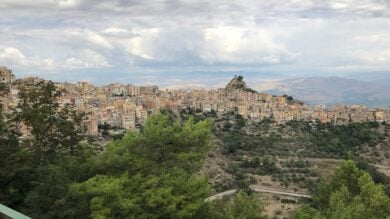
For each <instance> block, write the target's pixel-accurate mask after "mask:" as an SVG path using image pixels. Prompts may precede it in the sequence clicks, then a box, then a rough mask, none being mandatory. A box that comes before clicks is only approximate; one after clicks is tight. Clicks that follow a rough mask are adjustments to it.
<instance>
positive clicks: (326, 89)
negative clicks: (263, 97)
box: [257, 77, 390, 107]
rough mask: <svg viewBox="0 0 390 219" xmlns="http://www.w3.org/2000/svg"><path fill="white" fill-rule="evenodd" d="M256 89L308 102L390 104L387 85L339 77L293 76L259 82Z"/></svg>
mask: <svg viewBox="0 0 390 219" xmlns="http://www.w3.org/2000/svg"><path fill="white" fill-rule="evenodd" d="M257 89H258V90H259V91H261V92H267V93H271V94H275V95H282V94H288V95H291V96H293V97H294V98H297V99H300V100H302V101H304V102H306V103H308V104H327V105H333V104H337V103H343V104H365V105H368V106H370V107H388V106H390V85H389V84H387V83H384V81H382V82H381V83H380V82H376V81H375V82H374V81H371V82H367V81H360V80H354V79H348V78H341V77H308V78H292V79H284V80H279V81H266V82H262V83H261V84H260V85H259V86H258V87H257Z"/></svg>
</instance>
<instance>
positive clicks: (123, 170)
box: [62, 114, 211, 218]
mask: <svg viewBox="0 0 390 219" xmlns="http://www.w3.org/2000/svg"><path fill="white" fill-rule="evenodd" d="M210 133H211V122H210V121H208V120H207V121H202V122H198V123H195V122H194V120H193V119H189V120H187V121H186V122H184V123H183V124H181V123H178V122H175V121H173V120H172V119H170V118H168V116H166V115H163V114H156V115H152V116H150V117H149V118H148V120H147V121H146V124H145V126H144V128H143V129H142V131H141V132H130V133H128V134H127V135H126V136H124V137H123V138H122V139H121V140H118V141H115V142H113V143H112V144H110V145H109V146H108V147H107V149H106V151H105V152H104V153H103V154H101V155H100V156H99V157H97V158H96V159H95V161H94V162H93V164H92V167H91V169H90V175H91V176H92V177H91V178H89V179H88V180H86V181H84V182H80V183H73V184H72V186H71V190H70V193H68V195H67V196H66V198H64V199H63V200H62V201H63V203H64V207H62V208H64V209H76V210H70V211H67V212H65V213H64V215H63V217H71V218H85V217H89V216H91V217H92V218H193V217H195V215H196V214H197V213H198V211H199V209H201V208H202V207H203V205H204V199H205V198H206V197H207V196H208V194H209V185H208V183H207V179H206V178H204V177H199V176H197V175H196V174H195V173H196V172H197V171H198V170H199V168H200V164H201V163H202V162H203V160H204V158H205V156H206V154H207V152H208V150H209V149H210ZM65 206H66V207H65Z"/></svg>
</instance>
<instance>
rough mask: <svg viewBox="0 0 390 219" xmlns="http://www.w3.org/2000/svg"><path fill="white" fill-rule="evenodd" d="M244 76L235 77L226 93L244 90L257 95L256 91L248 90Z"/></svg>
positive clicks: (228, 85) (227, 87)
mask: <svg viewBox="0 0 390 219" xmlns="http://www.w3.org/2000/svg"><path fill="white" fill-rule="evenodd" d="M243 79H244V78H243V77H242V76H234V78H233V79H232V80H231V81H230V82H229V83H228V84H227V85H226V87H225V90H226V91H234V90H243V91H248V92H253V93H256V91H254V90H252V89H250V88H248V87H247V86H246V84H245V82H244V80H243Z"/></svg>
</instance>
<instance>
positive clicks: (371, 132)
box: [0, 82, 390, 219]
mask: <svg viewBox="0 0 390 219" xmlns="http://www.w3.org/2000/svg"><path fill="white" fill-rule="evenodd" d="M1 93H2V94H3V92H1ZM19 95H20V96H19V97H20V103H19V106H18V109H16V110H15V111H14V112H13V113H12V114H10V115H4V113H3V112H2V110H1V109H2V107H0V202H1V203H2V204H5V205H7V206H10V207H11V208H14V209H16V210H19V211H21V212H23V213H25V214H27V215H29V216H31V217H32V218H43V219H45V218H200V219H202V218H242V219H252V218H263V217H264V216H263V213H264V211H263V208H264V204H262V203H261V202H260V201H258V200H257V199H256V198H255V197H254V196H253V195H252V193H251V191H250V189H249V187H248V185H249V184H250V183H251V182H250V181H249V182H248V181H247V180H246V178H245V177H246V176H245V174H247V173H250V174H258V175H272V176H273V178H275V179H278V180H279V181H281V183H284V184H285V186H286V187H287V186H288V185H287V184H288V183H290V182H301V181H303V179H304V177H307V178H312V177H316V176H315V175H314V173H313V172H311V171H310V170H309V169H308V168H309V167H310V162H308V161H307V160H305V157H326V158H353V159H355V160H357V162H356V163H355V162H353V161H347V162H343V164H342V165H341V167H340V168H339V169H338V170H337V171H336V172H335V174H334V176H333V177H330V179H329V180H325V179H321V180H320V183H319V184H318V186H315V187H314V189H313V202H312V203H311V205H305V206H303V207H301V208H299V209H298V210H297V211H295V213H294V217H295V218H316V217H317V218H379V219H380V218H386V217H388V216H389V215H390V209H389V208H390V201H389V195H388V194H389V193H388V194H386V191H388V188H389V186H388V185H389V184H390V180H389V178H388V177H386V176H385V175H383V174H381V173H379V172H378V171H377V170H376V169H375V168H374V167H373V166H372V165H371V164H369V162H372V161H373V160H372V159H370V158H371V157H370V156H373V157H376V155H375V148H376V147H373V146H375V145H377V144H378V143H381V142H384V141H385V139H387V137H388V130H389V129H388V125H387V124H376V123H362V124H349V125H344V126H334V125H331V124H316V123H306V122H289V123H287V124H286V125H277V124H275V123H273V122H272V121H271V120H263V121H261V122H256V123H249V122H248V121H246V120H245V119H244V118H242V117H241V116H239V115H236V114H234V113H231V114H228V115H225V116H224V117H222V118H218V117H217V115H216V112H214V111H210V112H201V111H197V110H193V109H185V110H183V111H182V112H181V114H180V117H179V118H178V117H177V116H176V115H175V114H173V113H172V112H171V111H169V110H163V111H162V112H161V113H158V114H155V115H151V116H150V117H149V118H148V120H147V121H146V123H145V124H144V126H143V127H142V128H141V129H140V131H139V132H135V131H134V132H129V133H126V134H125V135H124V136H123V137H122V138H120V139H118V140H116V141H113V142H111V143H110V144H109V145H108V146H107V147H106V148H105V149H104V150H103V151H102V150H101V148H96V147H94V146H93V145H90V144H88V143H86V141H84V140H85V139H86V136H83V135H82V133H83V127H82V125H81V124H82V120H83V118H84V116H85V115H83V114H79V113H78V112H76V111H74V110H73V109H72V108H71V107H65V108H62V107H60V106H59V104H58V102H57V97H58V96H59V95H61V93H60V92H58V91H57V90H56V89H55V86H54V84H53V83H50V82H42V83H39V84H36V85H34V86H30V87H25V88H24V89H21V92H20V94H19ZM209 118H213V119H214V121H215V122H214V125H213V122H212V121H211V120H210V119H209ZM21 129H24V132H23V133H26V132H27V133H29V135H27V136H25V135H22V132H21V131H20V130H21ZM212 131H213V132H214V134H215V135H217V137H218V138H219V139H221V140H222V142H223V143H224V148H223V149H224V155H225V156H229V157H232V163H231V165H229V167H228V168H227V170H226V171H228V172H230V173H232V174H233V175H234V176H235V177H236V180H237V185H236V187H237V188H239V189H240V191H239V192H238V193H237V194H235V195H233V197H232V198H230V199H222V200H215V201H213V202H205V199H206V198H207V197H208V196H209V195H210V192H211V190H212V188H211V186H210V185H209V183H208V179H207V178H206V177H204V176H201V175H200V174H199V170H200V168H201V166H202V164H203V161H204V160H205V158H206V156H207V154H208V152H209V150H210V149H211V137H212ZM298 143H299V144H298ZM367 148H368V149H367ZM357 152H364V153H366V154H368V155H369V156H367V159H363V158H361V157H359V156H357V155H356V154H357ZM242 155H245V156H246V155H248V156H247V157H246V158H244V159H243V157H244V156H242ZM275 155H278V156H284V155H285V156H286V157H287V158H286V159H284V160H282V161H280V160H277V158H276V156H275ZM290 155H294V156H296V155H299V156H300V157H299V158H296V159H295V158H291V157H288V156H290ZM381 156H382V155H381ZM383 156H385V155H383ZM378 159H379V158H378ZM294 174H295V175H294ZM305 182H306V181H305ZM308 182H310V183H311V184H313V185H315V184H314V181H307V183H308ZM381 184H382V185H381ZM384 185H385V186H387V187H386V188H387V190H386V188H385V186H384ZM287 201H288V200H287Z"/></svg>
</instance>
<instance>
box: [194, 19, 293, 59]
mask: <svg viewBox="0 0 390 219" xmlns="http://www.w3.org/2000/svg"><path fill="white" fill-rule="evenodd" d="M204 40H205V45H204V49H203V51H202V53H201V57H202V59H204V60H205V61H207V62H210V63H213V62H222V63H223V62H225V63H226V62H227V63H229V62H232V63H241V64H245V63H254V64H263V63H266V64H277V63H281V62H285V61H291V60H293V59H294V58H295V57H296V54H293V53H292V52H290V51H288V49H287V48H286V46H285V45H283V44H281V43H277V42H274V41H273V40H272V38H271V37H270V36H269V33H268V32H267V31H266V30H264V29H261V28H256V27H249V28H245V27H226V26H221V27H216V28H207V29H205V31H204Z"/></svg>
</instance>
